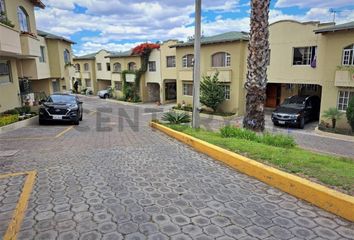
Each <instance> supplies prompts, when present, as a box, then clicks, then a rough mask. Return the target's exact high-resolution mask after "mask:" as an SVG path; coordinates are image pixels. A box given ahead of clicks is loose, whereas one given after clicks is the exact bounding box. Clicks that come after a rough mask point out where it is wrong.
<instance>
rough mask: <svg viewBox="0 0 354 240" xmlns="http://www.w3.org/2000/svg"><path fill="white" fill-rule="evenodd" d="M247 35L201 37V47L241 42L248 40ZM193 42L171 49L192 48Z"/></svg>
mask: <svg viewBox="0 0 354 240" xmlns="http://www.w3.org/2000/svg"><path fill="white" fill-rule="evenodd" d="M248 35H249V34H248V33H247V32H236V31H234V32H226V33H222V34H218V35H214V36H210V37H202V39H201V44H202V45H207V44H215V43H224V42H235V41H242V40H246V41H248V40H249V36H248ZM193 45H194V41H188V42H182V43H178V44H175V45H172V46H171V47H187V46H193Z"/></svg>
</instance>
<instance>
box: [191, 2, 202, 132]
mask: <svg viewBox="0 0 354 240" xmlns="http://www.w3.org/2000/svg"><path fill="white" fill-rule="evenodd" d="M201 10H202V0H195V34H194V64H193V115H192V127H193V128H199V127H200V116H199V111H200V39H201V15H202V13H201Z"/></svg>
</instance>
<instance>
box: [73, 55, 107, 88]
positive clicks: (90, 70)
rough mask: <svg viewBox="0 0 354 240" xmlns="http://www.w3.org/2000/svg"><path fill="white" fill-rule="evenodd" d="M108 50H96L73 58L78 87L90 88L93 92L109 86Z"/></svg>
mask: <svg viewBox="0 0 354 240" xmlns="http://www.w3.org/2000/svg"><path fill="white" fill-rule="evenodd" d="M109 55H110V52H108V51H106V50H104V49H102V50H100V51H98V52H95V53H91V54H87V55H83V56H78V57H75V58H74V66H75V81H78V83H79V86H80V89H85V88H87V89H90V90H92V92H93V93H94V94H96V93H97V92H98V91H100V90H103V89H106V88H108V87H109V86H111V64H110V61H109V59H108V58H107V56H109Z"/></svg>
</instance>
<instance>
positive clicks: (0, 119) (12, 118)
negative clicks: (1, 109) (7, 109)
mask: <svg viewBox="0 0 354 240" xmlns="http://www.w3.org/2000/svg"><path fill="white" fill-rule="evenodd" d="M14 122H18V114H15V115H3V116H0V127H2V126H5V125H8V124H11V123H14Z"/></svg>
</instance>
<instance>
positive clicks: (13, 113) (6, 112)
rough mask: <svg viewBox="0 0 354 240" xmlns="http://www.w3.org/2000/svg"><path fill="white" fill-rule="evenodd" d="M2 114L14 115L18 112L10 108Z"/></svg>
mask: <svg viewBox="0 0 354 240" xmlns="http://www.w3.org/2000/svg"><path fill="white" fill-rule="evenodd" d="M3 114H4V115H16V114H20V113H19V111H18V110H17V109H10V110H7V111H5V112H4V113H3Z"/></svg>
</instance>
